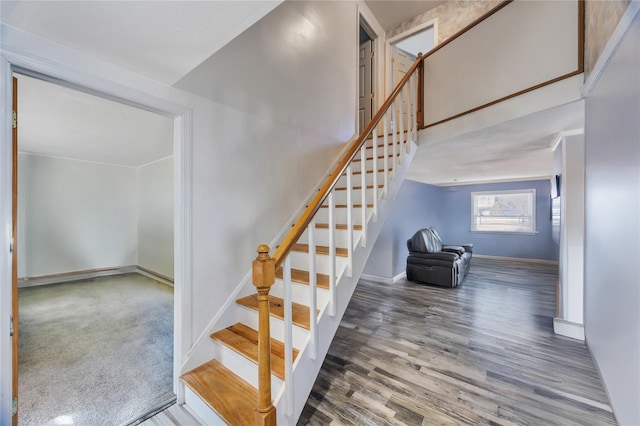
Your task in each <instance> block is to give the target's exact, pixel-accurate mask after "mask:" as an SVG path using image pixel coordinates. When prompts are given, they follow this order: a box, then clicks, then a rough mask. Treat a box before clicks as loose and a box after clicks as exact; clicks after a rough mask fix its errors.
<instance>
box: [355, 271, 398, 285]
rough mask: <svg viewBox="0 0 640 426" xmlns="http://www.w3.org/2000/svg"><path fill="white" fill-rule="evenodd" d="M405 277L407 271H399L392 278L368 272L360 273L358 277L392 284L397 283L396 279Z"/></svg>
mask: <svg viewBox="0 0 640 426" xmlns="http://www.w3.org/2000/svg"><path fill="white" fill-rule="evenodd" d="M406 277H407V272H406V271H405V272H401V273H399V274H398V275H396V276H395V277H392V278H388V277H381V276H379V275H369V274H362V275H360V278H361V279H363V280H368V281H374V282H377V283H383V284H394V283H397V282H398V281H400V280H402V279H404V278H406Z"/></svg>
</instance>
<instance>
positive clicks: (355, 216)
mask: <svg viewBox="0 0 640 426" xmlns="http://www.w3.org/2000/svg"><path fill="white" fill-rule="evenodd" d="M358 202H360V201H359V200H358ZM367 204H373V201H372V200H367ZM372 208H373V207H367V211H368V210H370V209H372ZM347 210H348V209H347V208H335V209H334V218H335V219H334V221H335V223H342V224H346V223H347ZM351 219H352V220H353V224H354V225H362V209H361V208H360V207H358V208H352V209H351ZM316 223H329V209H328V208H324V207H322V208H320V209H319V210H318V213H317V214H316ZM302 241H305V242H306V240H300V242H302Z"/></svg>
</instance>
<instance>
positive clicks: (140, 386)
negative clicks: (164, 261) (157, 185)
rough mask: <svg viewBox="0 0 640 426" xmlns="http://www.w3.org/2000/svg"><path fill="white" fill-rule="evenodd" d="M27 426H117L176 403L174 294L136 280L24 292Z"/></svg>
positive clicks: (22, 394)
mask: <svg viewBox="0 0 640 426" xmlns="http://www.w3.org/2000/svg"><path fill="white" fill-rule="evenodd" d="M18 300H19V321H20V323H19V325H20V329H19V330H20V335H19V350H18V356H19V357H18V362H19V366H18V378H19V382H18V384H19V401H20V404H19V413H18V414H19V421H20V424H21V425H25V426H26V425H28V426H31V425H61V424H73V425H81V426H92V425H101V426H102V425H118V424H122V423H125V422H129V421H132V420H135V419H136V418H138V417H140V416H142V415H144V414H145V413H147V412H149V411H150V410H152V409H154V408H156V407H158V406H160V405H162V404H163V403H166V402H167V401H169V400H170V399H171V398H173V397H174V395H173V384H172V368H173V289H172V288H171V287H169V286H166V285H164V284H161V283H158V282H156V281H154V280H151V279H149V278H147V277H145V276H142V275H138V274H126V275H119V276H113V277H101V278H96V279H93V280H86V281H77V282H72V283H63V284H52V285H46V286H40V287H31V288H22V289H20V290H19V299H18Z"/></svg>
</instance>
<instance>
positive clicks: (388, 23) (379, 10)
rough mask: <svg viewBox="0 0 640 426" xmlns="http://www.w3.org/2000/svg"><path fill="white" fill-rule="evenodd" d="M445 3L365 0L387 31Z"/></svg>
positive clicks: (440, 0) (436, 0) (428, 0)
mask: <svg viewBox="0 0 640 426" xmlns="http://www.w3.org/2000/svg"><path fill="white" fill-rule="evenodd" d="M444 2H445V0H411V1H406V0H365V3H366V4H367V6H368V7H369V9H371V12H372V13H373V15H374V16H375V17H376V19H377V20H378V22H379V23H380V25H382V28H384V30H385V31H389V30H391V29H393V28H395V27H397V26H398V25H399V24H401V23H403V22H404V21H406V20H408V19H411V18H413V17H414V16H417V15H420V14H422V13H424V12H426V11H428V10H431V9H433V8H434V7H436V6H438V5H440V4H441V3H444Z"/></svg>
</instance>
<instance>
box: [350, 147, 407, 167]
mask: <svg viewBox="0 0 640 426" xmlns="http://www.w3.org/2000/svg"><path fill="white" fill-rule="evenodd" d="M380 149H381V148H378V161H376V167H377V168H378V169H384V153H383V152H382V151H381V150H380ZM399 154H400V152H399V151H396V163H397V162H398V161H399V160H400V155H399ZM387 155H388V157H387V162H388V163H387V167H389V168H391V167H392V165H393V153H392V152H389V153H388V154H387ZM380 157H383V158H380ZM367 158H368V160H367V161H366V163H365V166H366V168H367V170H373V153H372V152H371V150H369V151H367ZM353 170H354V171H360V161H356V162H354V163H353Z"/></svg>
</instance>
